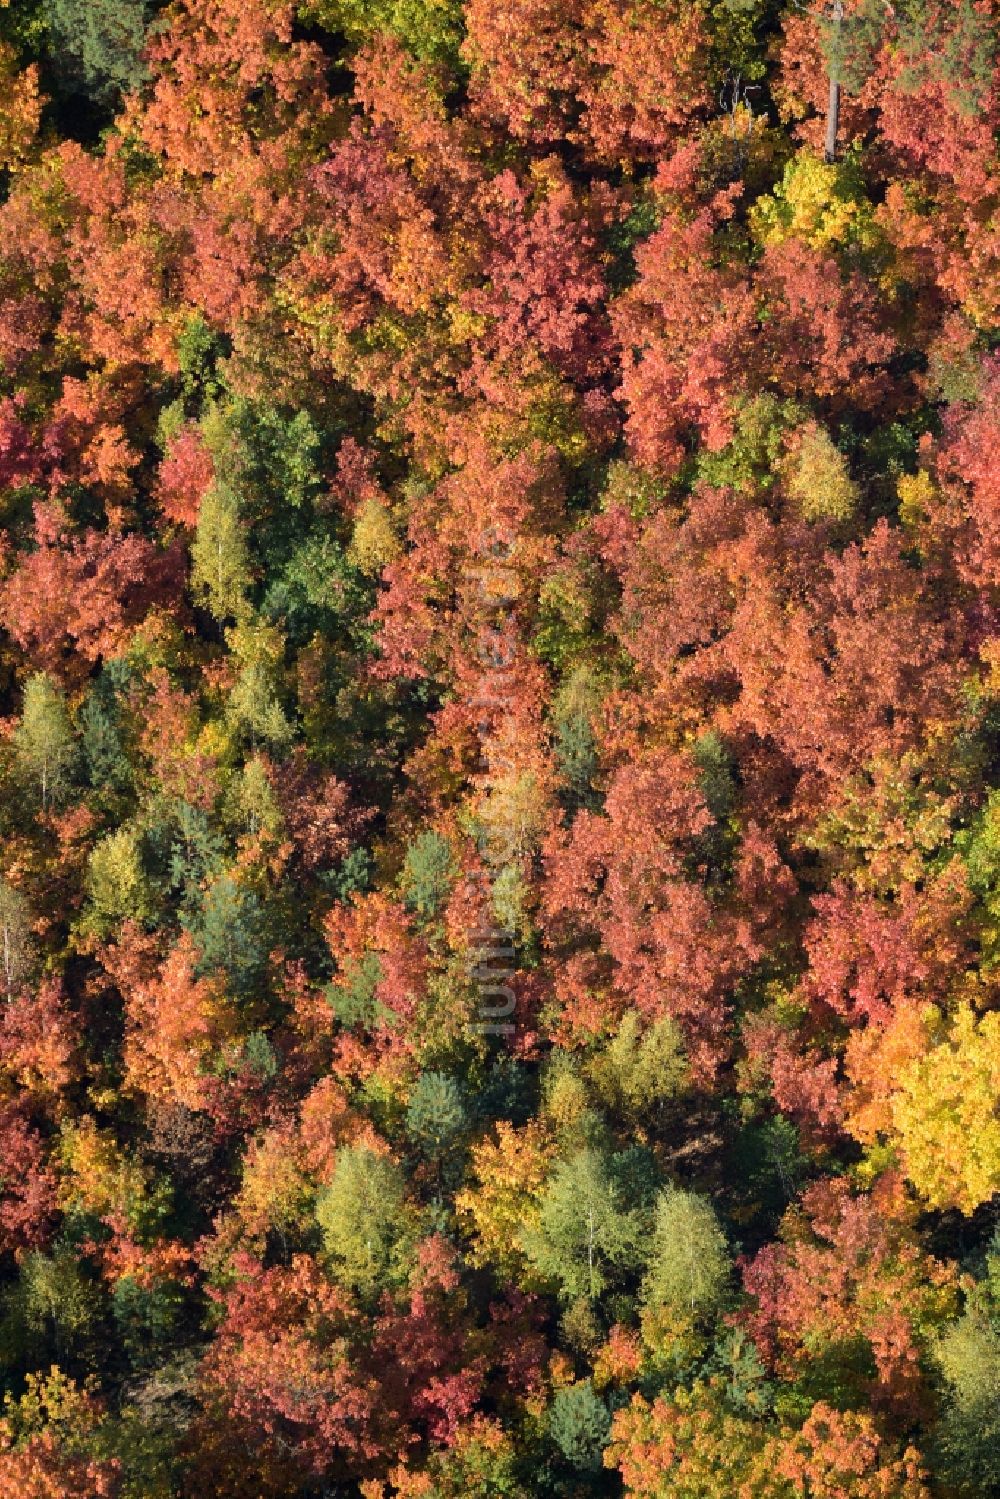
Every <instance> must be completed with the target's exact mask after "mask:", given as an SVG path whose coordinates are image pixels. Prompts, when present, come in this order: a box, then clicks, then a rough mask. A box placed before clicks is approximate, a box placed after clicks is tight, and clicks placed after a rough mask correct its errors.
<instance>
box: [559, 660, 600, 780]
mask: <svg viewBox="0 0 1000 1499" xmlns="http://www.w3.org/2000/svg"><path fill="white" fill-rule="evenodd" d="M600 700H601V699H600V691H599V689H598V685H597V682H596V681H595V679H594V676H593V673H592V672H590V671H589V670H588V669H587V667H585V666H580V667H577V669H576V670H575V671H574V672H572V673H571V674H570V676H569V677H568V678H567V679H566V681H565V682H564V683H563V685H562V687H561V688H560V689H559V693H558V695H557V696H556V699H555V702H554V703H553V707H552V726H553V729H554V731H555V743H554V745H553V748H554V751H555V756H556V763H557V764H558V766H559V769H560V771H561V773H562V776H563V778H564V780H565V782H566V786H567V790H568V792H569V794H570V796H571V797H573V798H574V799H575V800H577V801H580V802H584V801H586V799H587V797H588V794H589V793H590V791H591V788H592V786H593V782H594V776H595V775H596V773H597V740H596V736H595V734H594V725H593V719H594V716H595V714H596V713H597V710H598V708H599V707H600Z"/></svg>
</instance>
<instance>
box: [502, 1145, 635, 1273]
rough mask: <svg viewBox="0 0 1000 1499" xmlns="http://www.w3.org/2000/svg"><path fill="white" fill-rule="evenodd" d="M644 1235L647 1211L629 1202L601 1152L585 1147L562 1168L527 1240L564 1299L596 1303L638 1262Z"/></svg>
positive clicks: (538, 1266)
mask: <svg viewBox="0 0 1000 1499" xmlns="http://www.w3.org/2000/svg"><path fill="white" fill-rule="evenodd" d="M642 1239H643V1214H642V1213H641V1212H640V1211H638V1210H636V1209H634V1208H630V1207H629V1206H628V1205H627V1204H626V1202H625V1201H624V1200H623V1194H622V1192H621V1189H620V1188H619V1186H618V1184H617V1183H616V1182H615V1181H614V1178H613V1176H612V1175H611V1172H610V1170H609V1166H608V1162H607V1161H606V1160H605V1159H604V1158H603V1157H602V1155H601V1154H600V1152H599V1151H597V1150H596V1149H593V1148H589V1147H585V1148H584V1149H583V1150H580V1151H578V1152H577V1154H575V1155H573V1156H571V1157H570V1158H569V1159H568V1160H565V1161H560V1162H559V1164H558V1165H557V1166H556V1168H555V1171H554V1172H553V1174H552V1176H551V1178H550V1179H549V1182H548V1184H547V1186H546V1188H545V1191H544V1193H543V1194H542V1198H541V1202H540V1205H539V1215H538V1222H537V1224H536V1225H534V1226H532V1227H531V1228H529V1229H528V1230H526V1231H525V1233H524V1239H523V1242H524V1248H525V1251H526V1253H527V1256H528V1259H529V1260H530V1261H531V1263H532V1265H534V1267H535V1268H536V1270H537V1271H538V1272H539V1274H540V1275H541V1276H542V1277H543V1278H544V1279H545V1280H546V1281H549V1282H551V1283H552V1284H554V1285H555V1287H556V1288H557V1290H558V1293H559V1295H560V1296H561V1297H562V1298H563V1299H564V1300H566V1301H574V1300H576V1299H577V1298H578V1297H586V1298H587V1299H588V1300H589V1301H595V1300H597V1299H598V1298H599V1297H600V1296H601V1295H602V1294H603V1293H604V1292H605V1291H606V1290H607V1289H608V1288H609V1287H611V1286H612V1285H614V1284H615V1283H616V1282H617V1281H619V1280H620V1278H621V1276H622V1275H623V1274H624V1273H626V1272H627V1271H628V1270H629V1269H630V1268H633V1267H635V1266H636V1265H638V1263H639V1260H640V1256H641V1245H642Z"/></svg>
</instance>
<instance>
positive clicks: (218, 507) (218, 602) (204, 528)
mask: <svg viewBox="0 0 1000 1499" xmlns="http://www.w3.org/2000/svg"><path fill="white" fill-rule="evenodd" d="M250 581H251V576H250V554H249V551H248V549H247V543H246V534H245V529H244V523H243V520H242V518H241V515H240V505H239V502H238V500H237V497H236V494H235V492H234V491H233V490H232V489H231V488H230V487H229V485H227V484H223V483H219V482H217V483H215V484H211V485H210V486H209V488H208V489H207V490H206V492H205V495H204V497H203V498H202V502H201V506H200V508H199V510H198V527H197V530H196V531H195V537H194V541H193V543H192V545H191V584H192V588H193V590H194V594H195V597H196V598H197V599H198V600H199V601H200V602H202V603H204V604H205V606H206V607H207V608H208V609H210V610H211V612H212V613H213V614H214V615H215V617H216V619H217V620H219V621H220V622H222V621H226V620H229V619H237V620H238V619H242V618H244V617H245V616H246V613H247V591H248V589H249V587H250Z"/></svg>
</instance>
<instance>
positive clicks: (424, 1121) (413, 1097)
mask: <svg viewBox="0 0 1000 1499" xmlns="http://www.w3.org/2000/svg"><path fill="white" fill-rule="evenodd" d="M468 1123H469V1114H468V1109H467V1107H466V1103H465V1098H464V1096H463V1094H462V1090H461V1088H460V1087H459V1086H458V1084H457V1083H456V1082H455V1080H454V1078H452V1077H449V1076H448V1074H447V1073H444V1072H423V1073H421V1075H420V1077H419V1078H418V1079H417V1081H416V1083H415V1084H414V1087H413V1090H412V1092H411V1093H410V1101H409V1104H408V1105H407V1109H406V1129H407V1133H408V1134H409V1135H410V1137H411V1139H413V1140H414V1141H415V1142H416V1144H417V1146H418V1147H419V1148H420V1149H421V1150H422V1151H423V1152H424V1153H425V1154H427V1155H428V1156H430V1157H431V1158H432V1159H433V1158H435V1157H438V1156H441V1155H443V1154H444V1153H445V1152H446V1151H448V1150H449V1148H451V1147H453V1146H454V1145H455V1143H456V1141H458V1140H459V1139H460V1137H461V1136H462V1135H463V1134H464V1133H465V1131H466V1129H467V1128H468Z"/></svg>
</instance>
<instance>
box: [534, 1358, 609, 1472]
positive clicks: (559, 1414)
mask: <svg viewBox="0 0 1000 1499" xmlns="http://www.w3.org/2000/svg"><path fill="white" fill-rule="evenodd" d="M547 1423H548V1429H549V1437H550V1438H551V1440H552V1442H553V1443H554V1444H555V1446H556V1447H557V1448H558V1450H559V1453H560V1455H561V1457H562V1458H563V1459H564V1460H565V1461H566V1462H567V1463H568V1464H569V1465H570V1467H571V1468H576V1469H578V1470H579V1471H581V1472H594V1471H597V1470H599V1469H600V1467H601V1465H602V1460H603V1454H604V1448H605V1447H606V1445H607V1441H608V1434H609V1432H610V1430H611V1414H610V1412H609V1410H608V1408H607V1406H606V1405H605V1403H604V1401H603V1400H602V1399H601V1397H600V1396H599V1395H598V1394H596V1393H595V1391H594V1387H593V1385H592V1384H591V1382H590V1380H589V1379H582V1380H580V1382H579V1383H578V1384H573V1385H565V1386H564V1387H563V1388H562V1389H559V1390H557V1391H556V1393H555V1395H554V1396H553V1397H552V1404H551V1405H550V1406H549V1409H548V1415H547Z"/></svg>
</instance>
